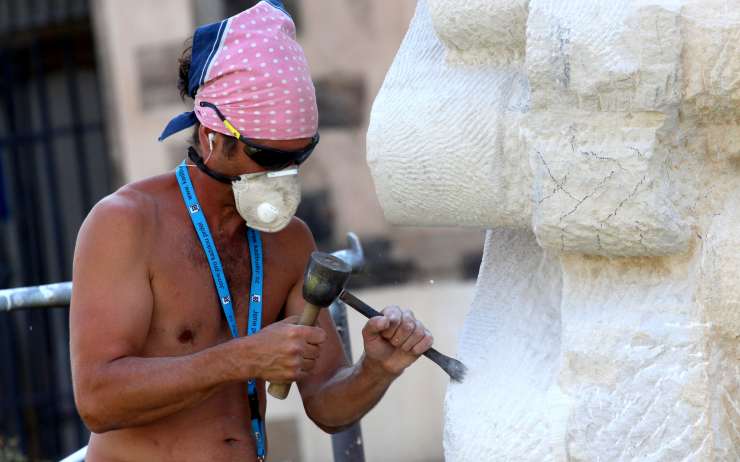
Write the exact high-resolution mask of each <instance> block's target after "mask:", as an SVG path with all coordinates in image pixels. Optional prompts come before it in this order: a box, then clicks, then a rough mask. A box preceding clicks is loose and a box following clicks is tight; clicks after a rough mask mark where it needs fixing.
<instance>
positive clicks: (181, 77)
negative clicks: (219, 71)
mask: <svg viewBox="0 0 740 462" xmlns="http://www.w3.org/2000/svg"><path fill="white" fill-rule="evenodd" d="M192 59H193V38H192V37H191V38H189V39H187V40H186V41H185V49H184V50H183V52H182V54H181V55H180V59H178V60H177V63H178V65H179V68H178V70H177V89H178V90H179V91H180V98H181V99H182V100H183V101H185V100H186V98H190V95H188V87H189V86H190V63H191V61H192ZM199 129H200V121H197V120H196V122H195V126H194V127H193V134H192V136H191V138H190V144H192V145H193V147H194V148H195V149H199V148H200V136H199V135H198V130H199ZM223 145H224V153H225V154H226V156H229V157H230V156H231V153H232V151H233V150H234V146H236V138H234V137H231V136H224V143H223Z"/></svg>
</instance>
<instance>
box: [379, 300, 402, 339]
mask: <svg viewBox="0 0 740 462" xmlns="http://www.w3.org/2000/svg"><path fill="white" fill-rule="evenodd" d="M383 316H385V317H386V318H388V321H389V325H388V327H387V328H386V329H385V330H384V331H383V333H382V335H383V338H385V339H386V340H390V339H392V338H393V336H394V335H396V331H397V330H398V327H399V326H400V325H401V321H402V319H403V311H401V308H399V307H397V306H388V307H386V308H385V309H384V310H383Z"/></svg>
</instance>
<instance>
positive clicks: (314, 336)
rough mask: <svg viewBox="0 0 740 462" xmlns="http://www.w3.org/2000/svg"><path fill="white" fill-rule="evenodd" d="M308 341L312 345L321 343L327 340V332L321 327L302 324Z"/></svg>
mask: <svg viewBox="0 0 740 462" xmlns="http://www.w3.org/2000/svg"><path fill="white" fill-rule="evenodd" d="M302 329H303V331H304V335H305V337H304V338H305V339H306V342H308V343H310V344H312V345H320V344H322V343H324V342H325V341H326V332H324V329H322V328H320V327H310V326H302Z"/></svg>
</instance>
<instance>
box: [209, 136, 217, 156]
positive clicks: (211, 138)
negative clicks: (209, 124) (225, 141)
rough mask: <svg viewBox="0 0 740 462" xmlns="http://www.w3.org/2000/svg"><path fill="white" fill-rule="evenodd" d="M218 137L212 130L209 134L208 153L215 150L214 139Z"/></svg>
mask: <svg viewBox="0 0 740 462" xmlns="http://www.w3.org/2000/svg"><path fill="white" fill-rule="evenodd" d="M215 139H216V134H215V133H213V132H211V133H209V134H208V153H209V154H210V153H212V152H213V140H215Z"/></svg>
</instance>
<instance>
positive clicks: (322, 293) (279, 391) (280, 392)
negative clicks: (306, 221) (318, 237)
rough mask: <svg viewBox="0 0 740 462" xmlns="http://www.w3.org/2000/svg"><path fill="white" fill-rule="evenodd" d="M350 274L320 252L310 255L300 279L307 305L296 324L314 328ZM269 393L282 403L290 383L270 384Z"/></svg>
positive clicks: (334, 259) (342, 266)
mask: <svg viewBox="0 0 740 462" xmlns="http://www.w3.org/2000/svg"><path fill="white" fill-rule="evenodd" d="M351 273H352V267H350V266H349V265H348V264H347V263H345V262H344V261H343V260H340V259H339V258H337V257H335V256H333V255H329V254H327V253H322V252H313V253H312V254H311V259H310V260H309V262H308V266H307V267H306V272H305V273H304V275H303V298H304V300H306V305H305V307H304V308H303V314H302V315H301V319H300V320H299V321H298V324H299V325H301V326H313V325H314V324H315V323H316V319H317V318H318V317H319V312H320V311H321V308H326V307H327V306H329V305H331V304H332V302H333V301H334V300H336V298H337V297H338V296H339V293H340V292H341V291H342V289H344V285H345V284H346V283H347V279H349V275H350V274H351ZM267 391H268V393H270V394H271V395H272V396H274V397H275V398H278V399H285V398H287V396H288V393H289V392H290V383H271V384H270V386H269V387H268V388H267Z"/></svg>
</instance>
